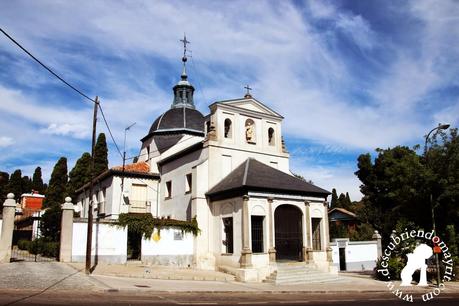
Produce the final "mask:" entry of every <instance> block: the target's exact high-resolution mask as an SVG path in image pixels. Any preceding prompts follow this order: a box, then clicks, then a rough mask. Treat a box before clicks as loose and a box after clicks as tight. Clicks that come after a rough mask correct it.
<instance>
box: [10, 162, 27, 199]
mask: <svg viewBox="0 0 459 306" xmlns="http://www.w3.org/2000/svg"><path fill="white" fill-rule="evenodd" d="M23 183H24V181H23V180H22V172H21V170H20V169H17V170H14V172H13V173H12V174H11V176H10V181H9V183H8V186H7V189H8V193H10V192H12V193H14V197H15V199H16V201H18V200H19V199H20V198H21V194H22V189H23V186H22V185H23Z"/></svg>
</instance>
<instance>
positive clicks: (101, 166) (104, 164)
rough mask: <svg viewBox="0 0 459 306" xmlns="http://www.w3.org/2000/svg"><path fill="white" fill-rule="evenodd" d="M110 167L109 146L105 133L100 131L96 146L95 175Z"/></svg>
mask: <svg viewBox="0 0 459 306" xmlns="http://www.w3.org/2000/svg"><path fill="white" fill-rule="evenodd" d="M107 169H108V148H107V141H106V139H105V134H104V133H100V134H99V136H98V137H97V142H96V146H95V148H94V177H96V176H98V175H99V174H101V173H102V172H104V171H105V170H107Z"/></svg>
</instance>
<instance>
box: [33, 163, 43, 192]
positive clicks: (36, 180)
mask: <svg viewBox="0 0 459 306" xmlns="http://www.w3.org/2000/svg"><path fill="white" fill-rule="evenodd" d="M32 189H33V190H35V191H37V192H38V193H40V194H43V191H44V185H43V179H42V177H41V168H40V167H37V168H35V171H34V173H33V177H32Z"/></svg>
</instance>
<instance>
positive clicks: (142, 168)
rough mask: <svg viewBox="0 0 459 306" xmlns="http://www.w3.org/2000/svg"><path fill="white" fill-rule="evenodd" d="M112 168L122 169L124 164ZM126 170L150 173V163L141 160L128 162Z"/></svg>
mask: <svg viewBox="0 0 459 306" xmlns="http://www.w3.org/2000/svg"><path fill="white" fill-rule="evenodd" d="M112 170H118V171H122V170H123V166H116V167H113V168H112ZM124 171H125V172H135V173H149V172H150V165H149V164H148V163H146V162H139V163H134V164H127V165H125V166H124Z"/></svg>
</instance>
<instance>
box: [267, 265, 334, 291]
mask: <svg viewBox="0 0 459 306" xmlns="http://www.w3.org/2000/svg"><path fill="white" fill-rule="evenodd" d="M340 281H343V279H341V278H339V277H338V274H334V273H330V272H322V271H319V270H318V269H317V268H316V267H315V266H314V265H308V264H305V263H303V262H293V263H277V271H274V272H273V273H272V274H271V275H269V276H268V277H267V278H266V279H265V280H263V282H264V283H271V284H275V285H283V284H286V285H287V284H310V283H326V282H340Z"/></svg>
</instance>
